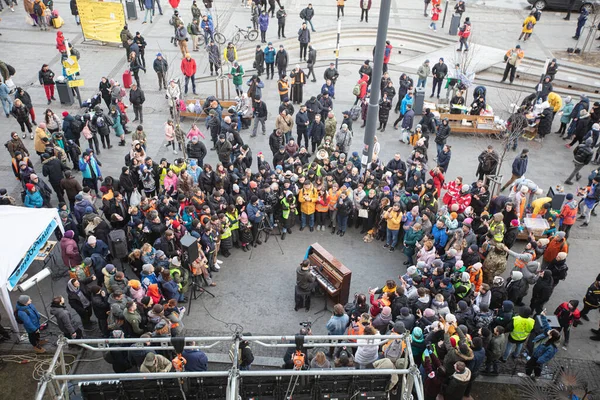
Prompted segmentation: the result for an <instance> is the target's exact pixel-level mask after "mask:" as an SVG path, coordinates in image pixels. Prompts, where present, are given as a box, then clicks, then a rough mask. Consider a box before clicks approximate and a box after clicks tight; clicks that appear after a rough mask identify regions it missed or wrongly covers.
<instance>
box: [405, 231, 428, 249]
mask: <svg viewBox="0 0 600 400" xmlns="http://www.w3.org/2000/svg"><path fill="white" fill-rule="evenodd" d="M423 235H424V233H423V231H422V230H418V231H415V230H414V229H412V228H410V229H409V230H408V231H407V232H406V234H405V235H404V243H405V244H406V245H407V246H414V245H416V244H417V242H418V241H420V240H421V239H423Z"/></svg>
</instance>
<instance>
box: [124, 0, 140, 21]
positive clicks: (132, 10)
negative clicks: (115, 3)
mask: <svg viewBox="0 0 600 400" xmlns="http://www.w3.org/2000/svg"><path fill="white" fill-rule="evenodd" d="M125 7H126V8H127V19H138V16H137V8H136V7H135V0H131V1H130V0H126V1H125Z"/></svg>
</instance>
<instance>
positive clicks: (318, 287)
mask: <svg viewBox="0 0 600 400" xmlns="http://www.w3.org/2000/svg"><path fill="white" fill-rule="evenodd" d="M316 291H321V290H320V286H318V285H317V287H316ZM316 291H315V293H316ZM321 292H322V291H321ZM327 311H329V310H328V309H327V293H324V292H323V308H322V309H320V310H319V311H317V312H316V313H314V314H313V315H318V314H321V313H324V312H327Z"/></svg>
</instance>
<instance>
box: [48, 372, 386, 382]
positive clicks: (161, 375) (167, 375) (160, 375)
mask: <svg viewBox="0 0 600 400" xmlns="http://www.w3.org/2000/svg"><path fill="white" fill-rule="evenodd" d="M365 371H368V370H365ZM382 371H384V370H382ZM264 372H267V371H264ZM347 372H348V371H346V373H347ZM271 375H272V374H271ZM224 376H229V371H205V372H153V373H140V372H137V373H131V372H130V373H126V374H83V375H55V376H54V377H53V378H54V379H55V380H57V381H94V380H98V379H102V380H113V379H116V380H132V379H135V380H139V379H146V380H148V379H180V378H197V377H203V378H211V377H224Z"/></svg>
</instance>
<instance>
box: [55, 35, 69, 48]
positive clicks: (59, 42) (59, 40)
mask: <svg viewBox="0 0 600 400" xmlns="http://www.w3.org/2000/svg"><path fill="white" fill-rule="evenodd" d="M56 48H57V49H58V51H60V52H61V53H66V52H67V46H66V45H65V37H64V35H63V33H62V32H61V31H58V32H56Z"/></svg>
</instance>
